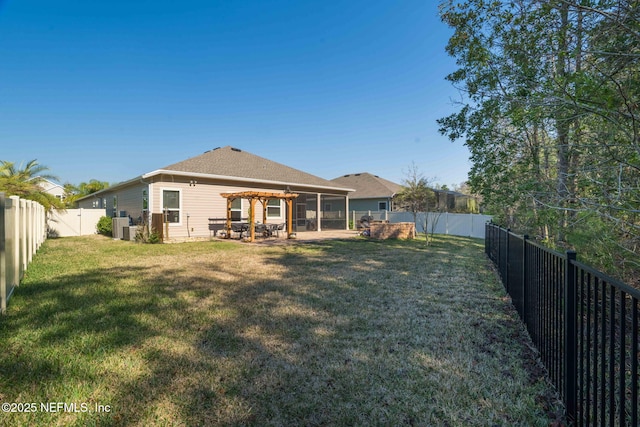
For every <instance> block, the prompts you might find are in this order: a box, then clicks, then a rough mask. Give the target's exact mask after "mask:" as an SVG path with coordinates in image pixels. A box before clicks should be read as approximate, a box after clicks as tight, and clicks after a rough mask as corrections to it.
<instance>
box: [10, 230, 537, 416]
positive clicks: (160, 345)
mask: <svg viewBox="0 0 640 427" xmlns="http://www.w3.org/2000/svg"><path fill="white" fill-rule="evenodd" d="M487 265H488V263H487V261H486V260H485V258H484V256H483V254H482V247H481V243H480V242H478V241H475V240H471V239H461V238H452V237H449V238H437V240H436V242H435V244H434V245H433V246H430V247H426V246H424V242H421V241H413V242H392V241H388V242H372V241H366V240H358V239H353V240H349V241H324V242H316V243H304V244H302V243H297V244H294V245H287V246H272V247H265V246H260V245H247V244H236V243H228V242H201V243H185V244H176V245H136V244H132V243H129V242H116V241H112V240H108V239H101V238H78V239H60V240H51V241H48V242H47V243H46V244H45V246H44V248H43V249H42V251H41V252H40V253H39V254H38V256H37V258H36V261H35V262H34V264H33V265H32V266H31V267H30V270H29V272H28V275H27V277H26V278H25V281H24V284H23V285H22V286H21V287H20V288H19V289H18V291H17V293H16V294H15V295H14V297H13V299H12V301H11V304H10V307H9V314H8V315H7V316H6V317H4V318H2V319H0V343H1V344H0V350H2V354H3V357H2V359H1V360H0V375H1V376H0V387H1V388H0V390H2V395H1V396H0V398H1V399H2V401H3V402H23V403H26V402H37V403H39V402H51V401H55V402H67V403H71V402H76V403H79V404H80V403H90V404H91V405H93V404H95V403H97V404H101V405H109V406H110V412H108V413H95V412H78V413H69V412H61V413H60V412H58V413H43V412H42V411H38V412H37V413H31V414H16V413H9V414H2V416H1V417H0V424H3V425H20V424H24V425H27V424H52V425H56V424H58V425H69V424H71V425H139V426H146V425H227V426H229V425H256V426H257V425H260V426H263V425H344V426H347V425H465V426H466V425H482V426H484V425H527V426H530V425H541V426H542V425H547V424H548V423H549V414H548V413H547V412H548V410H547V409H546V408H544V407H543V406H542V405H543V403H544V402H546V400H545V399H546V398H545V396H547V395H548V393H549V387H548V385H547V384H546V382H545V381H544V380H543V379H542V378H541V376H540V375H539V372H540V371H539V369H538V368H536V365H535V360H534V358H533V357H534V356H533V354H532V352H531V350H530V349H529V348H528V347H527V346H526V345H524V344H523V340H524V338H525V336H524V333H523V330H522V328H521V326H520V324H519V322H518V321H517V317H516V315H515V313H514V311H513V310H512V309H511V307H510V305H509V303H508V301H507V300H506V298H505V296H504V292H503V290H502V289H501V285H499V283H498V281H497V280H496V278H495V276H494V274H493V273H492V272H491V270H489V269H488V268H487ZM92 407H93V406H92Z"/></svg>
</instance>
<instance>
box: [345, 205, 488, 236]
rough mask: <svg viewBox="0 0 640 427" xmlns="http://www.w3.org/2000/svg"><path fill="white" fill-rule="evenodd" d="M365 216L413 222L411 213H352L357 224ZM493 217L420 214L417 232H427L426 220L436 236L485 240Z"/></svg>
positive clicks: (441, 213)
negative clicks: (488, 224) (485, 226)
mask: <svg viewBox="0 0 640 427" xmlns="http://www.w3.org/2000/svg"><path fill="white" fill-rule="evenodd" d="M365 215H369V216H371V217H373V219H374V220H381V221H389V222H390V223H397V222H413V214H412V213H411V212H388V211H351V216H350V218H351V220H352V221H353V224H354V226H355V224H357V223H358V222H359V221H360V218H362V217H363V216H365ZM491 218H492V216H490V215H481V214H459V213H448V212H419V213H418V215H417V217H416V231H417V232H418V233H424V232H425V229H424V227H425V219H428V221H429V222H428V229H427V231H428V232H429V233H431V231H432V227H433V233H434V234H450V235H452V236H462V237H475V238H477V239H484V229H485V228H484V225H485V224H486V223H487V222H489V221H491Z"/></svg>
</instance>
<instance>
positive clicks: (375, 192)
mask: <svg viewBox="0 0 640 427" xmlns="http://www.w3.org/2000/svg"><path fill="white" fill-rule="evenodd" d="M331 182H333V183H334V184H335V185H338V186H342V187H348V188H353V189H355V190H354V191H353V192H350V193H349V209H351V210H355V211H394V210H395V206H394V203H393V198H394V197H395V195H396V194H397V193H398V192H399V191H400V190H402V186H401V185H400V184H396V183H395V182H391V181H388V180H386V179H384V178H380V177H379V176H378V175H372V174H370V173H366V172H363V173H354V174H349V175H344V176H341V177H338V178H334V179H332V180H331Z"/></svg>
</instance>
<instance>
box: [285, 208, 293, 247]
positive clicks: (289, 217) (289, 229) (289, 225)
mask: <svg viewBox="0 0 640 427" xmlns="http://www.w3.org/2000/svg"><path fill="white" fill-rule="evenodd" d="M286 201H287V239H290V238H291V233H292V232H293V219H292V218H293V200H292V199H286Z"/></svg>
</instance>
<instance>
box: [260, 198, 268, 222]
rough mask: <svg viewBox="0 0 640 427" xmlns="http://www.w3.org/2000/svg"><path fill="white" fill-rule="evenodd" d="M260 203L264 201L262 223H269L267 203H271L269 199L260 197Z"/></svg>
mask: <svg viewBox="0 0 640 427" xmlns="http://www.w3.org/2000/svg"><path fill="white" fill-rule="evenodd" d="M260 203H262V223H263V224H266V223H267V203H269V199H260Z"/></svg>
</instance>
